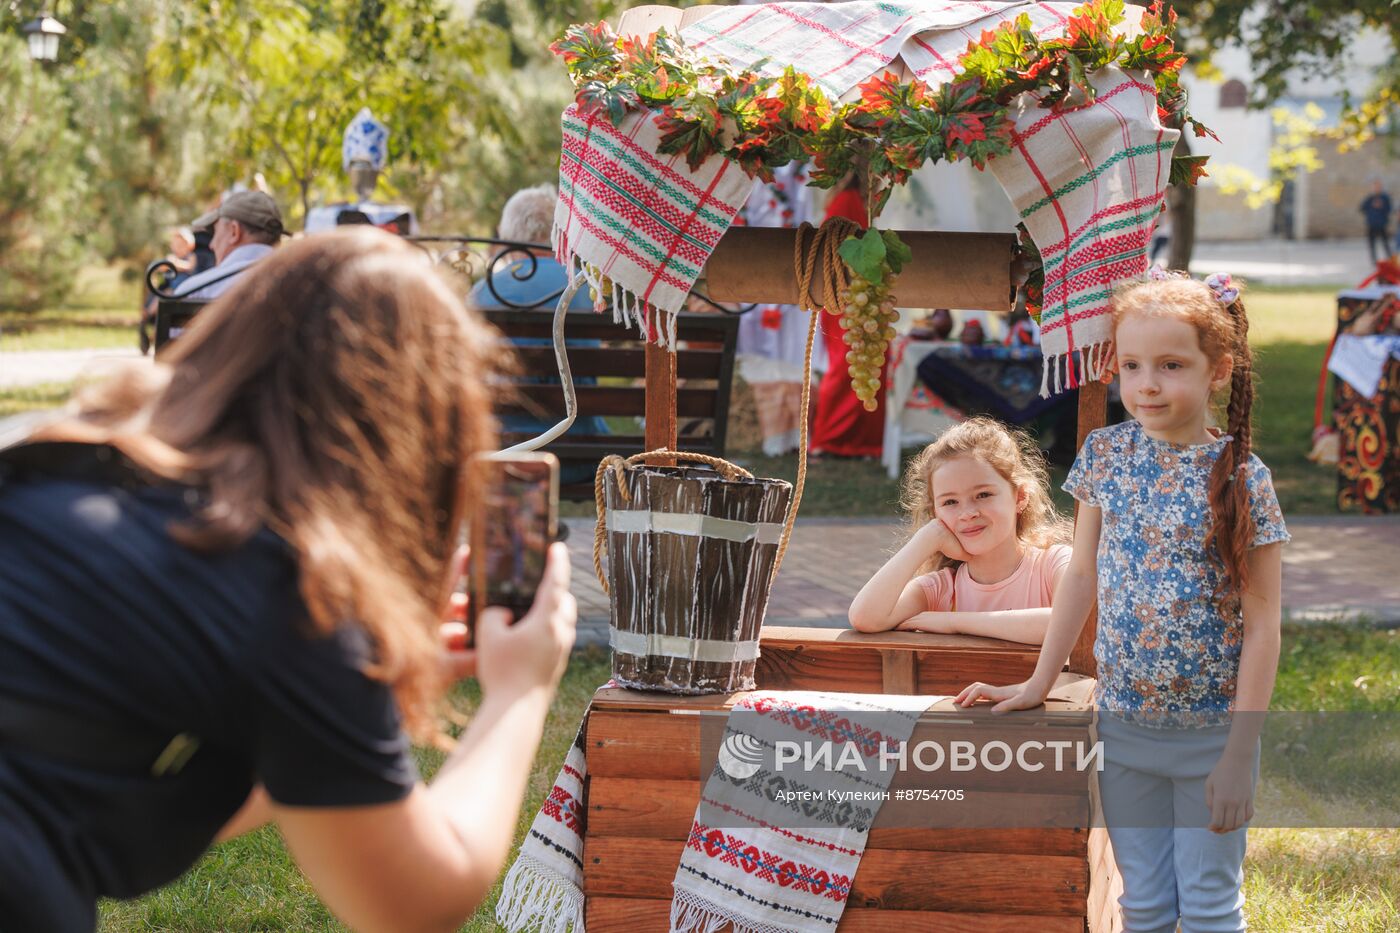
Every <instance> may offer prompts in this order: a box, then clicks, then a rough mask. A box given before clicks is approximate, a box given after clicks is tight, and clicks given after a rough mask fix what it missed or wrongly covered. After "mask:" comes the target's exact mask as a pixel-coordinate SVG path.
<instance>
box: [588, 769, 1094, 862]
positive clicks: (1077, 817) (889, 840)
mask: <svg viewBox="0 0 1400 933" xmlns="http://www.w3.org/2000/svg"><path fill="white" fill-rule="evenodd" d="M700 788H701V784H700V782H699V781H655V780H645V779H637V778H600V777H597V776H593V777H591V778H590V779H589V786H588V832H589V834H591V835H598V836H634V837H642V838H648V839H673V840H681V839H685V838H686V836H687V834H688V833H689V832H690V827H691V822H692V820H693V818H694V816H695V808H696V807H697V806H698V805H699V803H700ZM1037 800H1038V802H1039V805H1042V806H1043V807H1044V809H1045V812H1044V815H1045V816H1046V817H1047V822H1050V823H1053V824H1054V825H1051V826H1045V827H1017V828H994V829H987V828H976V829H967V828H942V827H940V828H930V827H926V826H919V827H906V826H882V825H881V824H880V820H879V819H878V818H877V819H876V823H875V826H874V827H873V828H872V829H871V831H870V836H869V839H868V841H867V843H866V846H867V848H871V849H907V850H910V851H922V852H1001V853H1005V854H1010V855H1063V856H1078V857H1080V858H1085V857H1086V856H1087V855H1088V840H1089V831H1088V830H1087V829H1086V827H1087V826H1088V825H1089V803H1088V800H1087V798H1083V797H1079V798H1074V797H1070V796H1068V795H1045V796H1044V797H1040V798H1037ZM1008 803H1010V804H1014V805H1016V806H1026V803H1025V801H1024V800H1023V799H1022V795H1017V796H1016V797H1015V798H1014V799H1012V800H1009V801H1008ZM1071 822H1077V823H1079V824H1080V825H1079V826H1071V825H1070V824H1071Z"/></svg>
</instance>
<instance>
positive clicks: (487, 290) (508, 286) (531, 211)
mask: <svg viewBox="0 0 1400 933" xmlns="http://www.w3.org/2000/svg"><path fill="white" fill-rule="evenodd" d="M556 197H557V194H556V192H555V190H554V186H553V185H539V186H538V187H535V188H522V189H521V190H519V191H517V192H515V194H513V195H511V196H510V200H509V201H507V202H506V206H505V207H504V208H503V209H502V210H501V221H500V224H499V225H498V226H497V228H496V236H497V237H499V238H500V239H502V240H509V241H511V242H513V243H538V244H540V246H539V247H538V248H536V249H532V250H530V256H525V255H524V254H522V253H518V252H517V253H515V254H514V255H518V256H519V257H520V258H519V259H516V260H513V261H512V262H510V263H509V264H507V265H505V266H503V267H501V268H499V269H496V271H495V272H493V273H492V274H491V276H490V279H489V281H488V280H487V279H485V278H483V279H482V280H481V281H479V282H477V283H476V284H475V285H474V286H472V290H471V293H470V296H469V297H470V298H471V301H472V304H474V305H476V307H478V308H510V307H534V306H539V309H540V310H541V311H553V310H554V306H555V304H557V303H558V300H559V295H560V293H562V292H563V291H564V289H565V287H566V286H567V285H568V284H569V275H568V272H567V271H566V270H565V269H564V266H563V265H562V264H561V263H560V262H559V260H557V259H555V258H554V256H553V255H552V254H551V253H550V250H549V246H548V244H549V230H550V227H551V226H552V225H553V223H554V201H555V198H556ZM530 257H533V258H534V263H535V266H534V271H533V272H532V271H531V266H530V263H531V258H530ZM507 302H508V303H507ZM569 310H570V311H592V310H593V299H592V298H591V297H590V296H589V294H588V286H587V285H584V286H583V287H581V288H580V289H579V290H578V291H577V292H576V293H575V294H574V298H573V301H571V302H569Z"/></svg>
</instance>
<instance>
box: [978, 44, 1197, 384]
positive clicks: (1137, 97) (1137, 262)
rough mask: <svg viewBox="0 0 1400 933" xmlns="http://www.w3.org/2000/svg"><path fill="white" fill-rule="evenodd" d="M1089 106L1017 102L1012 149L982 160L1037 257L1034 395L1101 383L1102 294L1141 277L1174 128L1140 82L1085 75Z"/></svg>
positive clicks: (1109, 333)
mask: <svg viewBox="0 0 1400 933" xmlns="http://www.w3.org/2000/svg"><path fill="white" fill-rule="evenodd" d="M1090 83H1091V84H1093V86H1094V88H1095V90H1096V92H1097V96H1096V97H1095V99H1094V102H1093V103H1092V104H1090V105H1089V106H1087V107H1081V108H1079V109H1077V110H1067V111H1063V112H1060V113H1056V112H1053V111H1050V110H1044V109H1041V108H1040V107H1039V106H1037V101H1036V98H1035V97H1034V96H1033V95H1031V94H1022V95H1021V96H1020V97H1018V98H1017V99H1016V100H1015V101H1013V102H1012V115H1013V116H1014V117H1015V121H1016V126H1015V130H1014V132H1013V133H1012V138H1011V141H1012V146H1013V148H1012V151H1011V152H1010V153H1008V154H1006V155H1004V156H999V157H998V158H995V159H993V160H991V161H990V162H988V163H987V165H988V168H989V169H991V172H992V174H993V175H995V176H996V179H997V181H999V182H1001V186H1002V188H1003V189H1005V191H1006V194H1007V196H1008V197H1009V198H1011V203H1012V204H1013V205H1015V207H1016V209H1017V211H1018V213H1019V214H1020V217H1021V220H1022V222H1024V223H1025V225H1026V229H1027V230H1029V231H1030V234H1031V237H1032V238H1033V239H1034V240H1035V242H1036V245H1037V246H1038V247H1039V248H1040V255H1041V259H1042V261H1043V262H1044V265H1045V304H1044V307H1043V309H1042V311H1041V317H1040V341H1041V350H1042V352H1043V353H1044V354H1045V368H1044V374H1043V378H1042V384H1041V394H1042V395H1048V394H1049V393H1050V391H1051V390H1052V389H1053V391H1054V392H1057V393H1058V392H1060V391H1061V390H1062V389H1073V388H1075V387H1077V386H1078V385H1079V384H1080V383H1081V382H1084V381H1087V380H1094V379H1098V378H1099V377H1100V375H1101V374H1102V372H1103V369H1104V367H1105V366H1106V365H1107V363H1108V362H1109V360H1110V358H1111V356H1112V353H1111V349H1112V348H1111V345H1110V341H1111V340H1112V338H1113V326H1112V321H1111V319H1110V317H1109V304H1108V299H1109V292H1110V289H1111V288H1112V286H1113V285H1114V284H1116V283H1118V282H1120V281H1122V280H1124V279H1128V278H1131V277H1133V276H1135V275H1139V274H1141V273H1143V272H1145V271H1146V270H1147V244H1148V240H1149V238H1150V236H1151V233H1152V226H1153V224H1154V223H1155V221H1156V218H1157V214H1158V212H1159V211H1160V210H1161V206H1162V197H1163V193H1164V192H1165V190H1166V187H1167V180H1168V179H1169V178H1170V177H1171V158H1172V148H1173V147H1174V146H1175V145H1176V141H1177V138H1178V137H1179V136H1180V135H1181V134H1180V132H1179V131H1177V130H1172V129H1166V128H1165V127H1163V126H1162V123H1161V121H1160V120H1159V119H1158V118H1157V91H1156V88H1155V87H1154V86H1153V84H1152V81H1151V79H1150V78H1149V77H1148V76H1147V75H1146V74H1144V73H1141V72H1135V73H1125V72H1124V71H1122V70H1121V69H1119V68H1116V67H1111V66H1110V67H1108V68H1104V69H1103V70H1102V71H1098V72H1095V73H1094V74H1092V75H1091V76H1090Z"/></svg>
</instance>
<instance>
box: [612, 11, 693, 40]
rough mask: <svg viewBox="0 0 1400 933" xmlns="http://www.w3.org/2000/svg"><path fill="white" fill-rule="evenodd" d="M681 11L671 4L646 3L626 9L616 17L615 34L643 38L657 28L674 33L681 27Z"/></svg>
mask: <svg viewBox="0 0 1400 933" xmlns="http://www.w3.org/2000/svg"><path fill="white" fill-rule="evenodd" d="M681 19H682V11H681V10H680V9H679V8H677V7H673V6H665V5H662V4H656V3H648V4H644V5H642V6H634V7H632V8H631V9H630V10H626V11H624V12H623V13H622V15H621V16H620V17H619V18H618V21H617V30H616V32H617V34H618V35H620V36H638V37H640V38H643V39H645V38H646V37H647V36H649V35H651V34H652V33H654V32H656V30H658V29H665V30H666V31H667V32H669V33H671V34H672V35H675V34H676V33H677V32H678V31H679V30H680V28H681Z"/></svg>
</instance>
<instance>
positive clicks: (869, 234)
mask: <svg viewBox="0 0 1400 933" xmlns="http://www.w3.org/2000/svg"><path fill="white" fill-rule="evenodd" d="M837 251H838V252H839V253H840V254H841V259H842V261H843V262H845V263H846V265H848V266H850V267H851V271H852V272H854V273H855V274H856V275H859V276H860V277H861V278H863V279H865V280H866V281H867V282H878V281H880V280H881V279H882V278H883V277H884V270H883V269H882V268H880V267H881V266H882V265H883V264H884V262H885V256H886V244H885V238H884V237H883V236H882V235H881V234H880V231H879V230H866V231H864V232H862V233H859V234H852V235H851V236H848V237H846V239H844V240H842V241H841V246H840V247H839V248H838V250H837ZM890 268H894V265H893V264H891V265H890Z"/></svg>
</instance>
